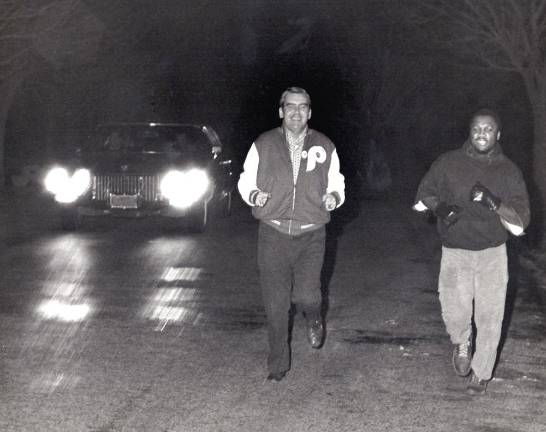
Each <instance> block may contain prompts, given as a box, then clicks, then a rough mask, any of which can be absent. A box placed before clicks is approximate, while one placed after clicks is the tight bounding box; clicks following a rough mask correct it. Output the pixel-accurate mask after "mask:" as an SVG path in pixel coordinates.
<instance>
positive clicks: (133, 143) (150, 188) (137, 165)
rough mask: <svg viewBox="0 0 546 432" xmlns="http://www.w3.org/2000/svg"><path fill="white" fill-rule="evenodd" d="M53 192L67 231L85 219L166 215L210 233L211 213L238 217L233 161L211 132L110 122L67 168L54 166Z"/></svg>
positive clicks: (48, 180) (49, 184) (48, 181)
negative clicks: (233, 207)
mask: <svg viewBox="0 0 546 432" xmlns="http://www.w3.org/2000/svg"><path fill="white" fill-rule="evenodd" d="M44 186H45V190H46V191H47V192H48V193H50V194H51V196H52V197H53V199H54V202H55V203H56V205H58V206H59V210H60V216H61V226H62V228H63V229H66V230H74V229H77V228H78V227H79V226H80V224H81V221H82V218H83V217H103V216H110V217H111V216H124V217H132V218H141V217H150V216H160V217H164V218H169V219H170V220H174V221H176V226H178V222H179V223H180V224H179V225H180V226H184V227H186V228H189V229H190V230H192V231H196V232H201V231H204V230H205V228H206V227H207V224H208V223H209V219H210V214H211V209H212V208H217V209H219V213H220V212H221V213H222V214H223V215H229V213H230V212H231V204H232V193H233V190H234V186H235V181H234V176H233V168H232V161H231V159H229V158H227V156H225V149H224V146H223V144H222V142H221V140H220V138H219V136H218V134H217V133H216V132H215V130H214V129H213V128H212V127H211V126H209V125H199V124H183V123H120V122H116V123H106V124H101V125H99V126H98V127H97V128H96V130H95V132H94V133H93V134H92V135H91V137H89V140H88V142H86V143H85V144H84V145H83V146H81V147H79V148H78V149H77V150H76V151H75V153H74V155H73V156H72V157H70V158H68V159H65V162H61V163H58V162H57V163H54V164H53V165H52V166H51V167H50V168H49V169H48V170H47V173H46V175H45V178H44Z"/></svg>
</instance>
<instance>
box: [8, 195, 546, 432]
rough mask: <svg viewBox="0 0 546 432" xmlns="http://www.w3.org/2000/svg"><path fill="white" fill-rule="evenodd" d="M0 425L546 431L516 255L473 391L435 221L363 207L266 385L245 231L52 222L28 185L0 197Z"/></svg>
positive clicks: (222, 225)
mask: <svg viewBox="0 0 546 432" xmlns="http://www.w3.org/2000/svg"><path fill="white" fill-rule="evenodd" d="M0 199H1V202H0V209H1V213H0V225H1V228H0V240H1V241H2V249H1V255H0V340H1V351H0V386H1V388H0V430H1V431H29V432H34V431H70V432H73V431H95V432H110V431H116V432H117V431H143V432H155V431H172V432H174V431H179V432H192V431H226V432H228V431H237V432H245V431H249V432H250V431H261V432H268V431H281V432H284V431H295V432H300V431H321V432H329V431H351V432H353V431H365V432H375V431H391V432H397V431H404V432H408V431H410V432H411V431H434V432H441V431H449V432H451V431H457V432H458V431H480V432H494V431H497V432H508V431H512V432H516V431H521V432H532V431H533V432H534V431H536V432H538V431H542V432H543V431H546V414H545V408H546V340H545V338H546V332H545V329H546V314H545V312H544V310H543V309H541V307H540V306H539V296H538V295H537V287H536V283H535V282H533V281H532V280H531V279H530V275H529V274H528V272H527V271H526V270H525V267H523V266H520V265H519V264H518V263H519V260H518V251H519V246H518V244H517V243H514V244H512V246H511V248H510V249H511V251H512V253H511V258H512V261H511V262H512V280H511V283H510V296H509V301H508V307H507V316H506V320H505V323H506V331H505V335H504V338H503V343H502V350H501V354H500V361H499V363H498V366H497V369H496V373H495V379H494V380H493V381H492V382H491V383H490V385H489V387H488V391H487V393H486V394H485V395H483V396H479V397H472V396H468V395H466V394H465V393H464V380H463V379H461V378H458V377H456V376H455V375H454V373H453V371H452V367H451V364H450V355H451V349H452V347H451V345H450V342H449V339H448V337H447V335H446V333H445V330H444V326H443V323H442V320H441V316H440V307H439V302H438V297H437V293H436V277H437V272H438V266H439V245H438V243H437V240H436V237H435V233H434V227H433V226H432V225H430V224H428V223H427V221H426V220H425V219H423V218H421V216H419V215H416V214H413V213H412V212H411V211H410V209H409V205H407V203H402V202H401V201H399V200H396V199H392V200H390V201H377V200H376V201H373V200H369V201H366V200H363V201H361V202H360V203H354V205H353V206H351V205H350V204H349V205H348V206H347V207H346V209H345V210H344V211H343V212H341V211H340V213H339V214H338V215H337V217H336V218H335V220H334V222H332V224H330V229H329V242H328V256H327V262H326V265H325V274H324V281H325V284H326V286H327V290H326V292H325V294H326V295H327V297H326V299H327V317H328V324H327V329H328V333H327V340H326V343H325V345H324V347H323V348H322V349H321V350H312V349H311V348H310V347H309V345H308V343H307V341H306V338H305V328H304V322H303V319H302V318H301V317H300V316H299V315H296V317H295V319H294V329H293V336H292V368H291V371H290V372H289V374H288V375H287V377H286V378H285V379H284V380H283V381H281V382H280V383H269V382H266V381H265V376H266V370H265V356H266V348H267V347H266V344H267V341H266V332H265V326H264V312H263V308H262V306H261V299H260V294H259V287H258V280H257V273H256V266H255V242H256V223H255V222H254V221H253V220H252V218H251V217H250V214H249V210H248V209H247V208H245V207H244V206H243V205H242V204H241V203H237V205H236V209H235V211H234V214H233V216H232V217H231V218H230V219H223V220H218V221H216V223H215V225H214V226H212V227H211V228H210V229H209V230H208V231H207V232H206V233H204V234H199V235H193V234H189V233H184V232H171V231H166V230H164V229H162V226H161V224H160V223H158V222H156V221H124V220H114V221H110V222H103V223H98V224H87V225H86V226H85V227H84V229H83V230H82V231H79V232H76V233H64V232H62V231H60V230H58V229H57V228H56V224H57V219H56V214H55V211H54V209H53V208H52V207H51V206H49V205H48V203H47V202H46V201H44V200H43V198H41V197H40V196H39V194H37V193H35V192H33V191H24V192H21V191H19V192H17V193H14V192H13V191H9V192H7V193H4V194H3V195H1V196H0Z"/></svg>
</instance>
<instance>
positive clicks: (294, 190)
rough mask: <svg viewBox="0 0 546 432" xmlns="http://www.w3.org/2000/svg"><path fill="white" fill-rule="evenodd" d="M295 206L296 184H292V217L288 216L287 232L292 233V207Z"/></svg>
mask: <svg viewBox="0 0 546 432" xmlns="http://www.w3.org/2000/svg"><path fill="white" fill-rule="evenodd" d="M295 207H296V185H294V189H292V218H290V221H289V222H288V234H289V235H292V220H293V218H294V209H295Z"/></svg>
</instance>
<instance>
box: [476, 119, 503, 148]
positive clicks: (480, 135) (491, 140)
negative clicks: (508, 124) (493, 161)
mask: <svg viewBox="0 0 546 432" xmlns="http://www.w3.org/2000/svg"><path fill="white" fill-rule="evenodd" d="M499 138H500V131H499V127H498V125H497V123H496V122H495V119H494V118H493V117H491V116H488V115H485V116H477V117H474V119H473V120H472V123H471V124H470V142H471V143H472V145H473V146H474V148H475V149H476V151H478V152H479V153H484V154H486V153H489V152H490V151H491V150H492V149H493V147H494V146H495V143H496V142H497V140H498V139H499Z"/></svg>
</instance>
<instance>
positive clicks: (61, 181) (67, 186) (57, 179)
mask: <svg viewBox="0 0 546 432" xmlns="http://www.w3.org/2000/svg"><path fill="white" fill-rule="evenodd" d="M90 183H91V173H90V172H89V170H87V169H85V168H79V169H77V170H76V171H74V173H73V174H72V175H70V174H69V173H68V171H67V170H66V169H65V168H62V167H55V168H52V169H51V170H49V172H48V173H47V175H46V177H45V179H44V185H45V188H46V190H47V191H49V192H51V193H52V194H53V195H55V200H56V201H57V202H60V203H65V204H68V203H72V202H74V201H76V200H77V199H78V198H79V197H80V196H82V195H83V194H84V193H85V192H87V190H88V189H89V185H90Z"/></svg>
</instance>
